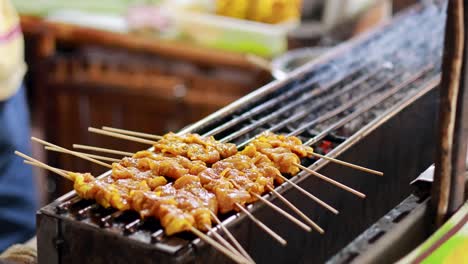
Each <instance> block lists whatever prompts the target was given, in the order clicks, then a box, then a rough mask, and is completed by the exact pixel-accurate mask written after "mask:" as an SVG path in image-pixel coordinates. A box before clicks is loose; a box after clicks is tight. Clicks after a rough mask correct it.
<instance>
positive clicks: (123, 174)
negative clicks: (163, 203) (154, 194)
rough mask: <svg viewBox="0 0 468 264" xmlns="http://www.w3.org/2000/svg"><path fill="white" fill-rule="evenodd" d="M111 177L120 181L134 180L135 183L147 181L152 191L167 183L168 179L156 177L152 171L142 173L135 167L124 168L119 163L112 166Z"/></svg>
mask: <svg viewBox="0 0 468 264" xmlns="http://www.w3.org/2000/svg"><path fill="white" fill-rule="evenodd" d="M111 177H112V178H113V179H115V180H118V179H132V180H134V181H145V182H146V183H147V184H148V186H149V187H150V188H151V189H154V188H156V187H158V186H161V185H165V184H166V183H167V180H166V178H164V177H162V176H155V175H154V173H153V172H152V171H150V170H148V171H141V170H139V169H138V168H135V167H124V166H122V165H121V164H119V163H113V164H112V174H111Z"/></svg>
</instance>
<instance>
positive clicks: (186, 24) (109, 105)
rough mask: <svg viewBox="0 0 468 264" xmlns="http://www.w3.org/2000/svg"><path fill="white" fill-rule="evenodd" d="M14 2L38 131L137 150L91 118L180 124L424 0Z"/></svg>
mask: <svg viewBox="0 0 468 264" xmlns="http://www.w3.org/2000/svg"><path fill="white" fill-rule="evenodd" d="M12 2H13V4H14V5H15V7H16V9H17V11H18V12H19V13H20V15H21V26H22V30H23V33H24V36H25V40H26V60H27V63H28V73H27V76H26V86H27V89H28V98H29V103H30V109H31V113H32V115H31V118H32V124H33V135H35V136H37V137H40V138H44V139H45V140H47V141H51V142H53V143H56V144H58V145H61V146H64V147H67V148H68V147H71V146H72V144H73V143H78V144H86V145H93V146H99V147H106V148H114V149H118V150H125V151H136V150H139V149H142V148H146V147H147V146H145V145H139V144H138V143H132V142H125V141H121V140H116V139H112V138H109V137H103V136H102V137H101V136H98V135H92V134H90V133H88V132H87V128H88V127H89V126H95V127H100V126H112V127H116V128H125V129H130V130H135V131H141V132H147V133H154V134H163V133H166V132H168V131H177V130H179V129H181V128H182V127H184V126H186V125H188V124H190V123H192V122H195V121H197V120H199V119H201V118H203V117H205V116H207V115H208V114H210V113H212V112H214V111H216V110H217V109H219V108H221V107H223V106H225V105H227V104H229V103H230V102H233V101H235V100H236V99H238V98H240V97H242V96H244V95H246V94H247V93H249V92H252V91H253V90H255V89H257V88H259V87H261V86H262V85H264V84H266V83H268V82H270V81H272V80H274V79H281V78H284V76H286V75H287V74H288V73H289V72H290V71H292V70H294V69H295V68H297V67H299V66H301V65H303V64H305V63H306V62H309V61H311V60H314V59H317V58H318V57H320V56H322V55H323V54H325V53H326V52H327V50H328V49H330V48H331V47H334V46H336V45H339V44H340V43H341V42H343V41H346V40H348V39H350V38H353V37H356V36H357V35H359V34H361V33H363V32H365V31H368V30H371V29H372V28H374V27H377V26H378V25H380V24H382V23H385V21H386V20H388V19H389V18H390V17H391V16H392V15H393V14H394V13H396V12H398V11H399V10H401V9H403V8H404V7H406V6H408V5H410V4H412V3H413V2H416V1H410V0H394V1H391V0H386V1H382V0H380V1H379V0H329V1H324V0H302V1H301V0H289V1H288V0H251V1H249V0H172V1H163V0H100V1H95V0H81V1H64V0H36V1H29V0H13V1H12ZM33 152H34V154H33V156H35V157H39V159H41V160H47V162H48V163H50V164H51V165H53V166H57V167H60V168H64V169H67V170H72V171H90V172H92V173H94V174H99V173H102V172H104V169H102V168H101V167H97V166H94V165H92V164H90V163H88V162H85V161H82V160H79V159H74V158H70V157H67V156H66V155H57V154H55V153H53V152H48V153H46V152H44V151H43V150H42V149H40V147H39V145H34V149H33ZM35 173H37V174H40V173H44V171H39V170H37V171H36V172H35ZM37 179H40V182H39V185H40V190H39V193H40V194H41V195H42V197H41V201H42V203H45V202H47V201H49V200H50V199H52V198H55V197H57V196H58V195H60V194H63V193H65V192H66V191H69V190H70V189H71V186H70V185H69V183H67V182H64V181H62V180H61V179H59V178H58V177H53V176H52V177H37Z"/></svg>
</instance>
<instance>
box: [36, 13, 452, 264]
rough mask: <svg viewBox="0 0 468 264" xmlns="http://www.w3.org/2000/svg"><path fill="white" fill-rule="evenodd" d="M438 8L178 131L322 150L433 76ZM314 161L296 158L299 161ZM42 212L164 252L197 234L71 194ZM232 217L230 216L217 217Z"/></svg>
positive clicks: (402, 19) (440, 21) (440, 24)
mask: <svg viewBox="0 0 468 264" xmlns="http://www.w3.org/2000/svg"><path fill="white" fill-rule="evenodd" d="M443 13H444V12H443V11H441V9H440V8H439V7H438V6H437V5H427V6H425V7H421V8H416V9H413V10H410V11H408V13H406V14H404V15H401V16H399V17H397V18H396V19H395V21H394V22H393V23H391V24H389V25H388V26H385V27H384V28H383V29H380V30H379V31H377V32H374V33H373V34H371V35H369V36H367V37H365V38H363V39H361V40H358V41H357V42H355V43H353V44H351V46H350V47H343V48H342V49H343V52H338V53H337V54H336V55H334V56H332V57H330V58H328V59H327V60H326V61H325V62H323V63H317V64H310V65H307V66H305V67H303V68H302V69H301V70H300V71H298V73H296V74H295V75H294V76H292V77H291V78H289V79H287V80H284V81H279V82H276V83H274V84H271V85H270V88H269V89H265V90H264V92H262V94H261V95H260V96H256V97H255V98H252V99H250V100H246V101H245V102H244V103H243V104H242V105H240V106H237V107H234V108H232V109H229V110H227V111H226V113H225V114H219V115H215V116H213V117H212V118H208V119H206V120H204V121H202V123H199V124H195V125H194V126H192V127H189V128H187V129H186V130H184V131H185V132H189V131H190V132H195V133H199V134H202V135H206V136H214V137H215V138H216V139H218V140H221V141H223V142H232V143H235V144H238V145H240V146H241V147H242V146H244V145H245V144H247V143H248V142H249V141H250V140H251V139H252V138H254V137H255V136H256V135H258V134H259V133H261V132H264V131H266V130H269V131H274V132H276V133H283V134H289V135H295V136H299V137H300V138H301V139H302V140H303V142H306V144H309V145H311V146H313V147H314V148H315V149H316V151H317V152H319V153H320V152H321V153H327V152H329V151H330V150H332V149H334V148H337V147H340V145H341V144H342V142H343V141H345V140H346V139H347V138H349V137H351V136H353V135H356V133H359V130H360V129H362V128H363V127H365V126H366V125H368V124H369V123H371V122H372V121H374V120H376V119H378V118H381V117H382V116H384V115H385V114H386V113H387V111H390V110H391V109H392V108H393V107H395V106H396V105H398V104H399V103H401V102H404V101H405V100H408V98H411V97H412V96H413V95H414V94H416V93H417V92H418V91H419V90H420V89H421V88H422V87H425V86H427V84H428V83H430V82H431V81H434V80H435V79H437V78H438V75H439V71H440V69H439V65H440V57H441V51H442V48H441V47H442V36H443V28H444V15H443ZM338 49H340V48H338ZM228 108H229V107H228ZM315 161H316V160H313V159H307V160H302V164H303V165H310V164H313V163H314V162H315ZM278 190H279V191H280V192H281V187H280V188H278ZM270 198H271V197H270ZM251 209H252V208H251ZM252 210H254V209H252ZM41 211H42V212H43V213H45V214H48V215H52V216H54V217H57V218H59V219H61V221H71V222H80V223H81V224H84V225H87V226H89V227H90V228H91V229H90V230H94V231H93V232H107V233H112V234H114V235H117V236H125V237H127V238H128V239H130V240H134V241H138V242H140V243H145V244H148V245H151V247H153V249H155V250H160V251H161V252H165V253H167V254H169V256H170V255H173V254H176V253H177V252H179V251H180V250H182V249H184V248H187V246H188V245H190V244H191V242H193V240H194V238H195V237H193V236H192V235H190V234H179V235H176V236H171V237H167V236H165V235H164V232H163V230H162V229H161V226H160V224H159V222H158V221H157V220H151V219H149V220H144V221H143V220H140V219H139V216H138V214H137V213H135V212H119V211H116V210H114V209H104V208H102V207H101V206H99V205H96V204H95V203H94V202H92V201H85V200H82V199H80V198H79V197H76V196H75V195H74V194H69V195H68V196H65V197H62V198H61V199H59V200H57V201H56V202H54V203H52V204H51V205H49V206H47V207H45V208H44V209H42V210H41ZM238 217H239V215H232V214H230V215H225V216H222V217H221V219H223V220H225V219H228V218H229V221H233V219H235V218H238ZM332 217H340V215H338V216H332ZM241 220H243V221H248V220H246V219H241ZM320 220H324V219H320ZM229 221H228V222H229ZM320 224H321V222H320V221H319V225H320ZM78 239H79V238H78ZM318 239H320V238H318ZM83 243H86V242H85V241H83Z"/></svg>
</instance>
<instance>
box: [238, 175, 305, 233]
mask: <svg viewBox="0 0 468 264" xmlns="http://www.w3.org/2000/svg"><path fill="white" fill-rule="evenodd" d="M231 183H232V184H233V185H234V187H236V188H237V189H241V188H240V187H239V185H238V184H236V183H235V182H233V181H231ZM249 193H250V194H251V195H253V196H255V197H256V198H257V199H259V200H260V201H262V202H264V203H265V204H266V205H268V206H269V207H270V208H271V209H273V210H275V211H276V212H278V213H280V214H281V215H283V216H284V217H286V218H287V219H288V220H290V221H291V222H293V223H294V224H296V225H298V226H299V227H300V228H302V229H304V230H305V231H307V232H310V231H312V229H311V228H310V226H308V225H306V224H304V223H302V222H301V221H299V220H298V219H297V218H295V217H294V216H292V215H290V214H289V213H287V212H286V211H284V210H283V209H281V208H279V207H278V206H276V205H275V204H273V203H272V202H270V201H268V200H267V199H265V198H263V197H262V196H260V195H258V194H257V193H254V192H249Z"/></svg>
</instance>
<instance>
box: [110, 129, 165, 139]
mask: <svg viewBox="0 0 468 264" xmlns="http://www.w3.org/2000/svg"><path fill="white" fill-rule="evenodd" d="M102 130H105V131H110V132H116V133H120V134H125V135H129V136H136V137H142V138H149V139H156V140H159V139H162V138H163V137H162V136H159V135H153V134H148V133H142V132H136V131H131V130H126V129H120V128H113V127H107V126H103V127H102Z"/></svg>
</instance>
